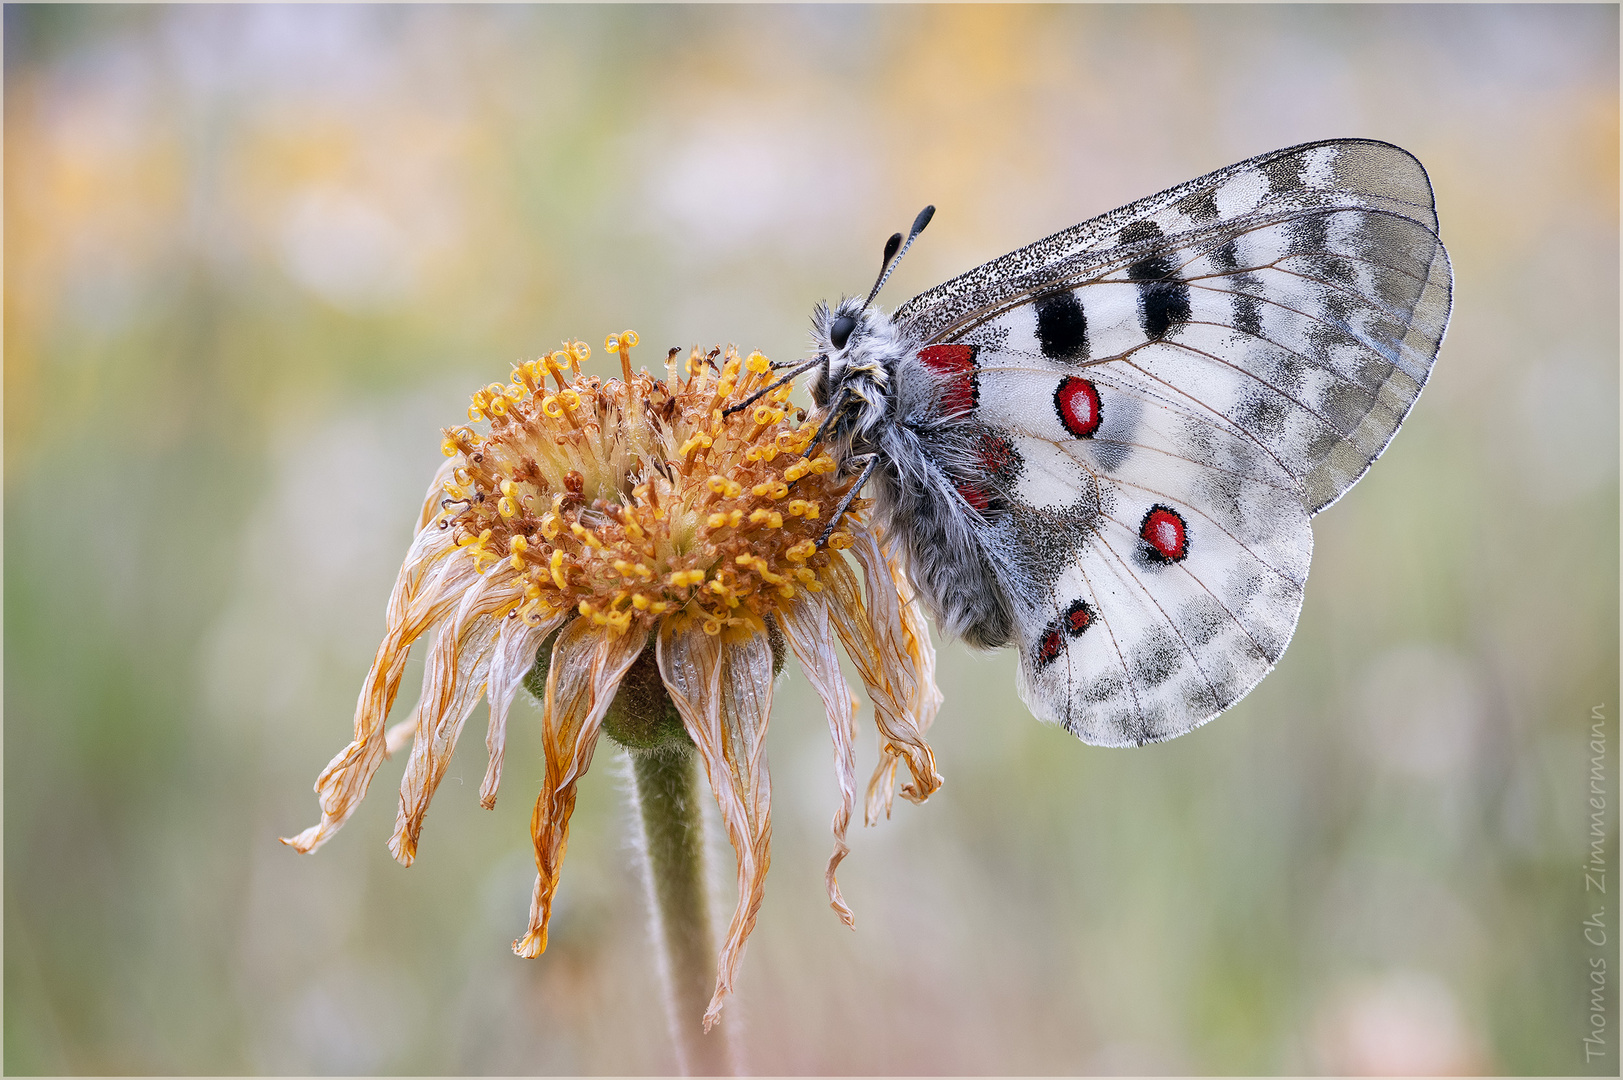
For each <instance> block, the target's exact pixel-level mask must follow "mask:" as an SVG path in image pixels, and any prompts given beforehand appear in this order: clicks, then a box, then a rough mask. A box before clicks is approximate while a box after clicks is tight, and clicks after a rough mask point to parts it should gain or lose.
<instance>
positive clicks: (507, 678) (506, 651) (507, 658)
mask: <svg viewBox="0 0 1623 1080" xmlns="http://www.w3.org/2000/svg"><path fill="white" fill-rule="evenodd" d="M563 621H564V615H563V613H562V612H560V613H558V614H555V615H553V616H552V617H550V618H547V619H543V620H542V621H541V622H539V623H537V624H536V625H534V626H531V625H530V624H529V623H528V622H526V621H524V620H523V619H520V618H515V617H509V618H507V619H504V620H502V630H501V638H500V640H498V641H497V642H496V655H495V657H494V658H493V659H492V660H491V661H490V675H489V684H488V687H487V689H486V690H485V698H486V699H487V700H488V701H489V702H490V727H489V729H488V731H487V732H486V734H485V749H486V750H487V751H489V753H490V764H489V765H487V766H486V767H485V782H484V783H483V784H480V785H479V805H480V806H483V807H484V808H485V809H486V810H490V809H493V808H494V807H495V806H496V789H497V788H499V787H501V783H502V751H503V749H504V748H505V746H506V744H507V713H508V710H510V709H511V708H512V707H513V699H514V698H515V697H517V696H518V689H519V687H521V686H523V685H524V676H525V675H527V674H529V671H530V668H532V667H534V666H535V654H536V651H537V650H538V649H540V648H541V643H542V642H543V641H545V640H546V639H547V635H548V634H550V633H552V632H553V631H554V630H556V629H558V627H560V626H562V625H563Z"/></svg>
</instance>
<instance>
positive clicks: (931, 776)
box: [822, 531, 941, 825]
mask: <svg viewBox="0 0 1623 1080" xmlns="http://www.w3.org/2000/svg"><path fill="white" fill-rule="evenodd" d="M857 535H859V536H860V535H862V533H861V531H859V532H858V534H857ZM889 577H890V575H889V572H888V569H887V571H886V574H885V579H886V580H889ZM822 580H823V582H824V584H825V586H826V587H827V589H828V590H829V592H830V593H831V595H830V597H829V600H828V609H829V614H830V615H831V616H832V617H833V621H834V628H835V630H837V631H838V632H839V635H840V640H841V642H842V643H843V644H844V645H845V652H846V655H847V656H849V657H850V658H851V662H852V663H853V664H854V665H856V669H857V673H858V674H859V675H861V676H862V682H863V685H864V686H865V687H866V688H867V691H868V699H869V700H870V701H871V702H873V711H874V724H875V725H876V726H877V727H878V728H879V734H880V740H881V743H880V749H881V751H882V753H881V756H880V763H879V769H878V770H877V771H876V772H875V773H874V782H873V784H870V786H869V799H868V806H867V815H868V816H867V820H868V823H869V824H870V825H871V824H873V823H874V821H875V820H877V814H876V802H875V799H874V797H873V793H874V790H875V785H878V784H880V783H881V779H882V777H885V776H886V775H890V776H893V775H894V773H895V768H896V757H897V756H898V755H899V756H900V757H901V758H902V759H904V760H906V761H907V767H908V771H909V772H911V773H912V774H913V783H912V784H909V785H908V786H906V787H904V788H903V789H902V794H903V795H905V796H906V797H908V798H909V799H912V800H913V801H915V802H922V801H924V799H926V798H928V797H929V796H930V794H931V793H932V792H933V791H935V790H936V788H938V787H940V786H941V777H940V775H939V774H938V773H937V772H936V771H935V754H934V753H933V752H932V751H931V749H930V746H929V744H928V743H926V742H925V741H924V732H923V731H922V730H921V729H920V728H919V725H918V720H917V719H916V717H915V715H914V711H913V710H914V706H915V703H916V701H919V700H921V699H920V698H919V692H918V689H917V685H916V679H917V670H918V669H917V666H916V663H917V661H916V660H915V658H914V654H913V653H912V652H911V651H910V649H909V646H912V647H913V648H914V649H916V648H917V647H918V642H917V640H916V639H915V638H913V637H912V636H911V635H907V634H902V635H898V634H896V633H892V632H886V631H882V632H880V633H876V630H875V623H876V622H878V621H879V620H877V619H875V618H874V617H873V613H871V612H869V611H868V609H867V608H865V607H864V606H863V604H862V600H861V594H860V593H859V592H858V587H857V582H856V576H855V575H854V574H852V573H851V569H850V567H849V566H848V565H847V564H846V563H845V562H844V561H843V560H831V561H830V562H829V566H828V569H827V570H826V571H825V572H824V576H823V579H822ZM873 592H874V593H877V594H878V601H877V604H876V606H877V607H878V608H879V611H880V612H881V613H887V608H889V609H890V610H889V611H888V617H890V618H892V619H899V618H900V614H899V610H898V608H896V607H892V605H895V604H896V600H895V595H894V593H891V595H890V596H889V597H887V596H886V595H885V592H886V590H884V589H882V588H881V589H875V590H873ZM887 600H888V601H889V603H887V602H886V601H887ZM893 629H894V627H889V626H887V628H886V630H887V631H889V630H893ZM925 641H926V642H928V638H926V639H925ZM885 795H886V797H885V799H884V803H883V809H884V811H885V812H886V813H887V814H888V813H889V810H890V802H889V797H888V792H886V793H885Z"/></svg>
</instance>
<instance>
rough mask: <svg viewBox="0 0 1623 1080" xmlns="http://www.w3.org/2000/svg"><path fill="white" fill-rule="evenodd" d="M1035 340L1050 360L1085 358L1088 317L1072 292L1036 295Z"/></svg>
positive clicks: (1072, 360) (1086, 355) (1086, 353)
mask: <svg viewBox="0 0 1623 1080" xmlns="http://www.w3.org/2000/svg"><path fill="white" fill-rule="evenodd" d="M1035 307H1036V309H1037V343H1038V345H1039V346H1041V348H1042V351H1043V355H1044V356H1046V357H1048V358H1049V359H1050V360H1065V361H1069V362H1072V363H1079V362H1081V361H1084V360H1086V359H1087V358H1088V317H1087V313H1086V312H1084V311H1083V310H1082V301H1081V300H1078V299H1077V296H1076V293H1074V292H1060V293H1050V294H1049V295H1047V296H1040V297H1038V298H1037V302H1036V304H1035Z"/></svg>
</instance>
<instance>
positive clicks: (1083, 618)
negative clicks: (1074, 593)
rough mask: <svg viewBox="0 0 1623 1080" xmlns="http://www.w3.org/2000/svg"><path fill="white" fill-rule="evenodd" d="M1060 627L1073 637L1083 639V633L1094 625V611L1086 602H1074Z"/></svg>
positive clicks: (1067, 610) (1066, 612) (1061, 621)
mask: <svg viewBox="0 0 1623 1080" xmlns="http://www.w3.org/2000/svg"><path fill="white" fill-rule="evenodd" d="M1060 625H1061V626H1063V627H1064V628H1065V632H1066V633H1067V634H1069V635H1071V636H1072V637H1081V636H1082V631H1084V630H1086V629H1087V628H1088V627H1090V626H1092V625H1093V609H1092V608H1090V607H1089V606H1088V605H1087V603H1086V602H1085V601H1082V600H1073V601H1071V606H1070V607H1068V608H1066V609H1065V615H1064V617H1063V618H1061V619H1060Z"/></svg>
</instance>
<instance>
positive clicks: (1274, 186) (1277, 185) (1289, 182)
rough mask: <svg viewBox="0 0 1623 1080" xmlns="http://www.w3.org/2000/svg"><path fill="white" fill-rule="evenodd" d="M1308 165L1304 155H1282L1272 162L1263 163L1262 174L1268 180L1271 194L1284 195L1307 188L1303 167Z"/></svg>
mask: <svg viewBox="0 0 1623 1080" xmlns="http://www.w3.org/2000/svg"><path fill="white" fill-rule="evenodd" d="M1306 164H1307V157H1306V155H1304V154H1282V155H1280V156H1279V157H1276V158H1274V159H1273V160H1272V161H1265V162H1263V163H1262V173H1263V175H1264V176H1266V177H1267V178H1268V189H1269V192H1270V193H1271V194H1274V195H1283V194H1284V193H1285V192H1287V191H1296V190H1297V189H1299V188H1303V187H1306V186H1307V185H1306V183H1305V182H1304V180H1303V178H1302V167H1303V166H1304V165H1306Z"/></svg>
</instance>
